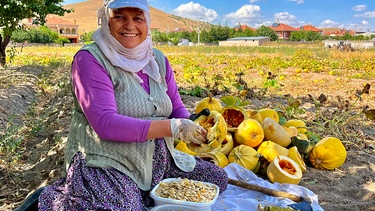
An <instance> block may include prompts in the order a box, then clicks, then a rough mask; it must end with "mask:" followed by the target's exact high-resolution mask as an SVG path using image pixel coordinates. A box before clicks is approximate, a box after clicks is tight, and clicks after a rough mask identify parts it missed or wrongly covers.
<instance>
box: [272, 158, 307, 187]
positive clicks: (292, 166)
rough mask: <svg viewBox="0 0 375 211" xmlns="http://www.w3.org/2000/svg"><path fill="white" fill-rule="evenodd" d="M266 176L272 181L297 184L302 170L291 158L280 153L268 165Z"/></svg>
mask: <svg viewBox="0 0 375 211" xmlns="http://www.w3.org/2000/svg"><path fill="white" fill-rule="evenodd" d="M267 177H268V179H269V180H270V181H271V182H272V183H274V182H278V183H288V184H296V185H297V184H298V183H299V182H300V181H301V179H302V170H301V168H300V167H299V165H298V164H297V163H296V162H294V160H292V159H291V158H288V157H286V156H283V155H280V156H277V157H275V159H273V161H272V162H271V163H270V164H269V165H268V168H267Z"/></svg>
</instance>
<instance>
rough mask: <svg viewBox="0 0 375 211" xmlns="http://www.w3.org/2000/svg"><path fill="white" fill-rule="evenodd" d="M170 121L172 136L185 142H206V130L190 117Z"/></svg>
mask: <svg viewBox="0 0 375 211" xmlns="http://www.w3.org/2000/svg"><path fill="white" fill-rule="evenodd" d="M170 122H171V132H172V136H173V138H175V139H180V140H182V141H184V142H186V143H190V142H193V143H195V144H201V143H206V142H207V131H206V130H205V129H204V128H203V127H202V126H200V125H199V124H197V123H195V122H193V121H191V120H190V119H171V121H170Z"/></svg>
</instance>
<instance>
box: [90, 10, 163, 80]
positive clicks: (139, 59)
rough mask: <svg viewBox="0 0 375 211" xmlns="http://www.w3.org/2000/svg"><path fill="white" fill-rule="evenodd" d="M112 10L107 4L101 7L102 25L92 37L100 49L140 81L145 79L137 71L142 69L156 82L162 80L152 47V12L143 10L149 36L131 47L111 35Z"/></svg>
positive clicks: (116, 64)
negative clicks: (126, 46) (110, 19)
mask: <svg viewBox="0 0 375 211" xmlns="http://www.w3.org/2000/svg"><path fill="white" fill-rule="evenodd" d="M111 12H112V11H111V9H109V8H108V7H107V5H105V6H103V7H102V8H100V10H99V12H98V18H99V21H100V22H99V23H100V24H101V26H100V28H99V29H97V30H96V31H95V32H94V34H93V35H92V38H93V40H94V41H95V42H96V43H97V45H98V46H99V48H100V50H101V51H102V52H103V53H104V55H105V56H106V57H107V59H108V60H109V61H110V62H111V63H112V65H113V66H117V67H120V68H121V69H123V70H124V71H128V72H131V73H132V74H133V76H134V77H135V78H136V79H137V80H138V81H139V83H143V80H142V79H141V78H140V77H139V76H138V75H137V72H139V71H140V70H142V71H143V73H145V74H147V75H148V76H149V77H151V78H152V79H154V80H155V81H156V82H161V76H160V73H159V66H158V64H157V63H156V60H155V56H154V53H153V47H152V38H151V31H150V24H151V16H150V13H149V12H147V11H144V10H143V13H144V16H145V19H146V24H147V27H148V35H147V38H146V39H145V40H144V41H143V42H142V43H140V44H139V45H137V46H136V47H134V48H131V49H129V48H125V47H124V46H123V45H121V44H120V42H118V41H117V40H116V39H115V38H114V37H113V36H112V35H111V32H110V29H109V18H110V14H111Z"/></svg>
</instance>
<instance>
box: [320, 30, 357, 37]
mask: <svg viewBox="0 0 375 211" xmlns="http://www.w3.org/2000/svg"><path fill="white" fill-rule="evenodd" d="M347 33H348V34H350V35H351V36H354V35H355V34H356V32H355V31H354V30H350V29H339V30H336V31H325V32H324V35H327V36H330V37H336V36H344V35H345V34H347Z"/></svg>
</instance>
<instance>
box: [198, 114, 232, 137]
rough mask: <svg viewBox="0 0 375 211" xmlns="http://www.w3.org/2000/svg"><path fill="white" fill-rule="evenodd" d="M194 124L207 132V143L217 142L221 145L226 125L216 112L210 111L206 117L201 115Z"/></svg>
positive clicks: (225, 133)
mask: <svg viewBox="0 0 375 211" xmlns="http://www.w3.org/2000/svg"><path fill="white" fill-rule="evenodd" d="M194 122H196V123H198V124H199V125H201V126H202V127H203V128H204V129H206V130H207V140H208V143H211V142H218V143H219V144H221V142H223V140H224V139H225V137H226V135H227V124H226V122H225V119H224V117H223V116H222V115H221V113H220V112H218V111H210V114H209V115H208V116H205V115H202V116H200V117H198V118H197V119H196V120H194Z"/></svg>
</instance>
